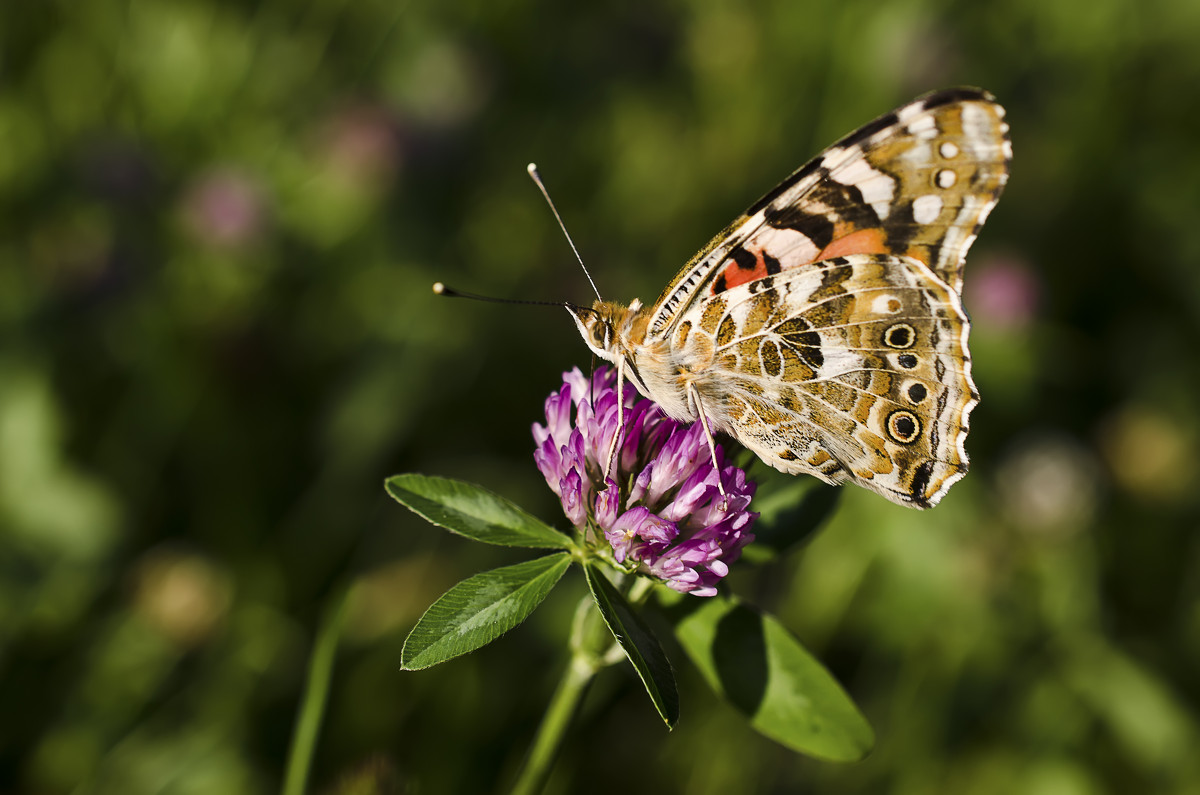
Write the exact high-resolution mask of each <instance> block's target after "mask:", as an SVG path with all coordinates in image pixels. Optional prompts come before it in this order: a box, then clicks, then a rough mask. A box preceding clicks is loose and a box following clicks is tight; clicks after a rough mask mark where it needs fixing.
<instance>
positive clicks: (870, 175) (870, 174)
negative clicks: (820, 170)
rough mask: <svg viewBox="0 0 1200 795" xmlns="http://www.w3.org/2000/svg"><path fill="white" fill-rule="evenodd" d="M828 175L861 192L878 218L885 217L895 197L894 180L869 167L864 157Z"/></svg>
mask: <svg viewBox="0 0 1200 795" xmlns="http://www.w3.org/2000/svg"><path fill="white" fill-rule="evenodd" d="M829 176H830V177H832V178H833V179H834V181H836V182H839V183H841V184H842V185H853V186H854V187H856V188H858V190H859V192H860V193H861V194H862V197H863V201H865V202H866V203H867V204H869V205H871V207H872V208H874V210H875V214H876V215H877V216H879V218H880V220H883V219H885V218H887V216H888V211H889V210H890V209H891V207H892V201H893V200H894V199H895V197H896V181H895V180H894V179H892V178H891V177H889V176H888V175H887V174H884V173H883V172H881V171H876V170H875V169H873V168H871V164H870V163H868V162H867V161H866V159H865V158H862V157H859V158H858V159H855V160H851V161H849V162H848V163H846V165H844V166H842V167H840V168H838V169H837V170H836V171H830V174H829Z"/></svg>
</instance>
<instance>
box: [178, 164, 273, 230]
mask: <svg viewBox="0 0 1200 795" xmlns="http://www.w3.org/2000/svg"><path fill="white" fill-rule="evenodd" d="M183 213H184V218H185V220H186V222H187V225H188V227H189V229H190V230H191V232H192V234H193V235H195V236H196V238H197V239H199V240H200V241H201V242H203V243H207V244H208V245H210V246H212V247H214V248H223V249H236V248H242V247H243V246H246V245H247V244H249V243H252V242H254V241H255V240H256V239H257V238H258V237H259V236H260V235H261V234H262V232H263V231H264V227H265V225H266V215H267V207H266V202H265V200H264V198H263V195H262V191H261V190H260V189H259V187H258V184H257V183H256V182H255V181H254V180H253V179H251V177H250V176H249V175H247V174H244V173H242V172H240V171H236V170H233V169H220V170H215V171H211V172H209V173H207V174H204V175H202V176H201V177H200V178H199V179H197V180H196V181H195V182H194V183H193V184H192V185H191V186H190V187H189V188H188V190H187V193H186V195H185V196H184V199H183Z"/></svg>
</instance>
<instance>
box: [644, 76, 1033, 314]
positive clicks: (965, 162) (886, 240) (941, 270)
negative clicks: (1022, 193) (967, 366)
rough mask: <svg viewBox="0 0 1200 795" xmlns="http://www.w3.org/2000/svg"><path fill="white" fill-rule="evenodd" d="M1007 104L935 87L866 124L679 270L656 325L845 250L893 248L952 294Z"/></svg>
mask: <svg viewBox="0 0 1200 795" xmlns="http://www.w3.org/2000/svg"><path fill="white" fill-rule="evenodd" d="M1011 157H1012V146H1011V144H1010V142H1009V139H1008V125H1007V123H1005V121H1004V109H1003V108H1002V107H1001V106H1000V105H999V104H997V103H996V101H995V100H994V99H993V98H992V96H991V95H990V94H988V93H987V92H985V91H982V90H980V89H973V88H958V89H949V90H946V91H939V92H936V93H933V94H929V95H927V96H925V97H921V98H919V99H917V100H914V101H913V102H911V103H909V104H908V105H905V106H903V107H901V108H898V109H897V110H895V111H892V112H891V113H888V114H885V115H883V116H881V117H879V118H878V119H876V120H875V121H873V122H871V123H869V124H867V125H864V126H863V127H861V128H859V129H858V130H856V131H855V132H853V133H851V134H850V135H848V136H846V137H845V138H843V139H842V140H841V141H839V142H837V143H836V144H834V145H833V146H831V147H829V148H828V149H827V150H825V152H823V153H822V154H821V155H820V156H818V157H817V158H815V159H814V160H812V161H810V162H809V163H807V164H806V165H804V166H802V167H801V168H800V169H798V170H797V171H796V172H794V173H793V174H792V175H791V176H789V177H788V178H787V179H785V180H784V181H783V182H782V183H780V184H779V185H778V186H777V187H776V188H775V189H774V190H772V191H771V192H770V193H768V194H767V195H766V196H764V197H763V198H762V199H760V200H759V201H758V202H756V203H755V204H754V205H753V206H752V207H751V208H750V209H749V210H748V211H747V212H746V214H745V215H743V216H742V217H741V218H739V219H738V220H737V221H735V222H734V223H733V224H731V225H730V226H729V227H728V228H727V229H726V230H724V231H723V232H722V233H721V234H720V235H718V236H717V237H715V238H714V239H713V240H712V241H711V242H710V243H709V244H708V245H707V246H706V247H705V248H704V249H702V250H701V251H700V253H698V254H697V255H696V256H695V257H693V258H692V260H691V261H690V262H689V263H688V264H687V265H686V266H684V268H683V269H682V270H681V271H680V272H679V274H678V275H677V276H676V278H675V279H674V280H673V281H672V282H671V284H670V285H669V286H668V287H667V289H666V290H665V291H664V292H663V294H662V296H661V297H660V298H659V300H658V302H657V303H656V304H655V305H654V309H653V312H652V314H651V319H650V332H651V333H652V334H653V333H662V332H665V331H666V329H668V328H669V327H670V326H671V325H672V324H673V323H674V322H675V321H676V319H677V318H678V317H679V316H680V313H681V312H682V311H683V310H684V309H685V308H686V307H687V306H689V305H690V304H691V303H693V302H694V301H697V300H704V299H705V298H707V297H709V296H712V295H719V294H720V293H722V292H723V291H725V290H728V289H731V288H733V287H736V286H738V285H740V284H745V283H747V282H750V281H753V280H755V279H760V278H763V277H765V276H769V275H772V274H775V273H779V272H781V271H784V270H787V269H789V268H797V267H802V266H804V265H808V264H810V263H813V262H816V261H819V260H823V259H830V258H832V257H837V256H845V255H848V254H901V255H905V256H910V257H912V258H914V259H916V260H918V261H920V262H923V263H924V264H926V265H928V266H929V267H930V269H931V270H932V271H933V272H934V273H935V274H937V275H938V276H939V277H940V278H941V279H942V280H943V281H945V282H946V283H947V284H949V285H950V287H951V288H952V289H954V290H955V291H956V292H958V291H960V290H961V285H962V264H963V259H964V258H965V256H966V253H967V250H968V249H969V248H970V246H971V244H972V243H973V242H974V240H975V236H976V235H977V234H978V231H979V227H980V226H981V225H982V224H983V222H984V220H986V218H987V215H988V213H989V212H990V211H991V209H992V207H993V206H995V203H996V201H997V200H998V199H999V196H1000V192H1001V191H1002V190H1003V188H1004V184H1005V182H1006V181H1007V178H1008V162H1009V160H1010V159H1011Z"/></svg>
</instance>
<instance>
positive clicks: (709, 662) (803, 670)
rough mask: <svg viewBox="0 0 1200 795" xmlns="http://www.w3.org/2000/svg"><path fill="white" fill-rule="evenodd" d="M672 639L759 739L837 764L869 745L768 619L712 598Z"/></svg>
mask: <svg viewBox="0 0 1200 795" xmlns="http://www.w3.org/2000/svg"><path fill="white" fill-rule="evenodd" d="M676 635H677V636H678V638H679V642H680V643H681V644H682V645H683V647H684V649H685V650H686V651H687V653H688V655H689V656H691V658H692V660H693V661H694V662H695V663H696V665H697V667H699V668H700V671H701V673H702V674H703V675H704V678H705V679H707V680H708V683H709V684H710V685H711V686H712V688H713V689H714V690H716V691H717V692H718V693H721V694H722V695H724V696H725V697H726V698H727V699H728V700H729V701H730V703H732V704H733V705H734V706H735V707H737V708H738V709H739V710H740V711H741V712H742V713H743V714H745V715H746V716H747V717H748V718H749V719H750V724H751V725H752V726H753V727H754V728H755V729H756V730H758V731H759V732H761V733H762V734H765V735H766V736H767V737H770V738H771V739H773V740H775V741H776V742H779V743H781V744H783V745H785V746H787V747H788V748H791V749H792V750H794V751H799V752H801V753H804V754H808V755H810V756H815V757H820V758H822V759H829V760H832V761H837V762H850V761H855V760H858V759H862V758H863V757H864V756H866V755H867V753H868V752H869V751H870V750H871V747H872V746H873V745H874V743H875V735H874V732H873V731H872V730H871V726H870V725H869V724H868V723H867V721H866V719H865V718H864V717H863V716H862V713H860V712H859V711H858V708H857V707H856V706H855V705H854V702H853V701H851V700H850V697H849V696H847V695H846V692H845V691H844V690H842V688H841V685H839V684H838V683H837V681H836V680H835V679H834V678H833V676H832V675H830V673H829V671H827V670H825V668H824V666H822V665H821V663H820V662H818V661H817V660H816V659H815V658H814V657H813V656H812V655H811V654H809V653H808V651H807V650H806V649H805V648H804V647H803V646H801V645H800V641H798V640H796V638H795V637H794V636H793V635H792V634H791V633H789V632H788V631H787V629H785V628H784V626H783V625H782V624H780V623H779V621H778V620H777V619H775V618H774V617H772V616H769V615H765V614H763V613H760V612H758V611H756V610H753V609H751V608H749V607H747V606H746V605H744V604H742V603H741V602H738V601H737V600H734V599H727V598H722V597H719V596H718V597H713V598H712V599H708V600H705V602H704V604H702V605H700V606H699V607H698V608H696V609H694V610H692V611H691V612H690V614H688V615H687V616H685V617H683V618H682V619H680V620H679V622H678V623H677V624H676Z"/></svg>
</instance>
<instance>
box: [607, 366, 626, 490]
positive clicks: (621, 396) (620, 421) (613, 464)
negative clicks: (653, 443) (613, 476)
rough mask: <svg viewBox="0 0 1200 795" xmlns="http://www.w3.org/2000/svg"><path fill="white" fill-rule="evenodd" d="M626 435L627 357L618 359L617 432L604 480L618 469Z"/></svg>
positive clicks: (608, 458)
mask: <svg viewBox="0 0 1200 795" xmlns="http://www.w3.org/2000/svg"><path fill="white" fill-rule="evenodd" d="M624 433H625V357H624V356H619V357H617V430H616V431H615V432H614V433H613V438H612V442H611V443H609V446H608V456H607V457H606V458H605V464H604V478H605V480H607V479H608V476H609V473H610V472H615V471H616V469H617V449H618V448H619V447H620V446H621V436H622V435H624Z"/></svg>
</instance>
